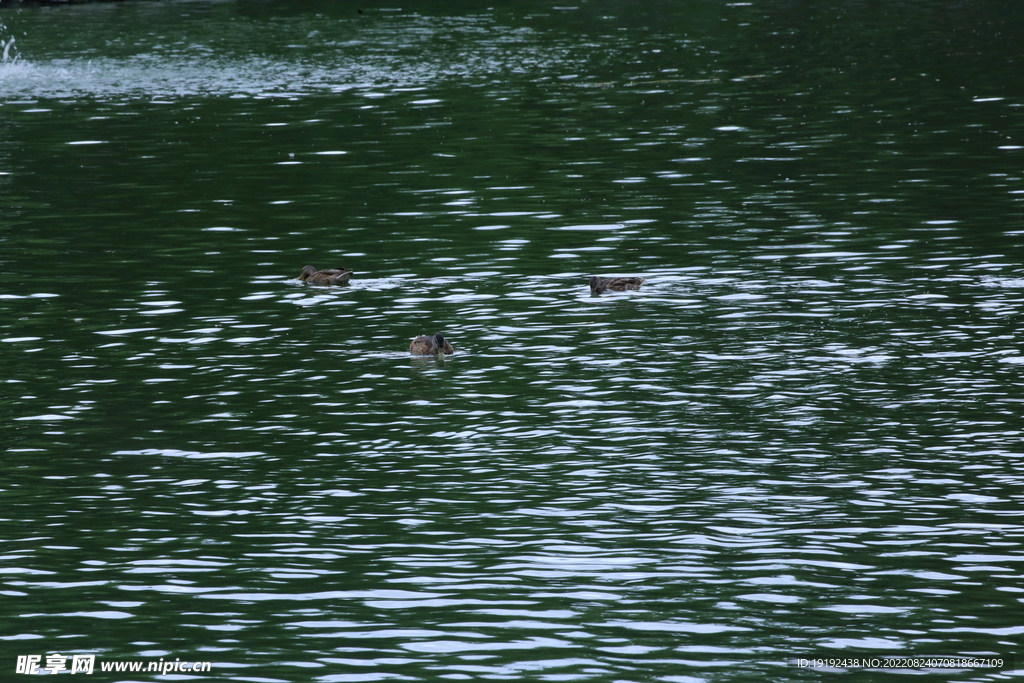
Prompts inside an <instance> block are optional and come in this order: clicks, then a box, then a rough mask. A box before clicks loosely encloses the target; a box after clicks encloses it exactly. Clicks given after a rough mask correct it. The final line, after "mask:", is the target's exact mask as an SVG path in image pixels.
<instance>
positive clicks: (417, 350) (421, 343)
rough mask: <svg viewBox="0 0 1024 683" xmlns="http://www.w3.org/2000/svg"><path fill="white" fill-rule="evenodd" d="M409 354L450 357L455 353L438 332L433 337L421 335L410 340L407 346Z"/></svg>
mask: <svg viewBox="0 0 1024 683" xmlns="http://www.w3.org/2000/svg"><path fill="white" fill-rule="evenodd" d="M409 353H411V354H412V355H414V356H438V357H442V356H450V355H451V354H453V353H455V349H453V348H452V345H451V344H449V343H448V340H447V339H445V338H444V335H443V334H441V333H440V332H438V333H437V334H435V335H434V336H432V337H431V336H429V335H426V334H422V335H420V336H418V337H416V338H415V339H413V340H412V343H411V344H409Z"/></svg>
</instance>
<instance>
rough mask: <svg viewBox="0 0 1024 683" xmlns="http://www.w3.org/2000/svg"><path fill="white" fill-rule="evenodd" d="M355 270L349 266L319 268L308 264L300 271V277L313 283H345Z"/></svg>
mask: <svg viewBox="0 0 1024 683" xmlns="http://www.w3.org/2000/svg"><path fill="white" fill-rule="evenodd" d="M353 272H354V271H351V270H349V269H348V268H342V269H341V270H338V269H337V268H329V269H327V270H317V269H316V268H314V267H313V266H306V267H305V268H303V269H302V272H301V273H299V279H300V280H302V281H303V282H308V283H309V284H311V285H343V284H345V283H346V282H348V281H349V279H350V278H351V277H352V274H353Z"/></svg>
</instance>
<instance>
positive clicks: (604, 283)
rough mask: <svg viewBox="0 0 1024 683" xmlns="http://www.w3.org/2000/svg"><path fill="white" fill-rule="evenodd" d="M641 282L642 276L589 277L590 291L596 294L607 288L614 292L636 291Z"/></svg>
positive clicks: (642, 280) (642, 281)
mask: <svg viewBox="0 0 1024 683" xmlns="http://www.w3.org/2000/svg"><path fill="white" fill-rule="evenodd" d="M643 283H644V278H642V277H598V276H596V275H595V276H593V277H592V278H590V293H591V294H593V295H594V296H597V295H598V294H600V293H601V292H604V291H607V290H609V289H611V290H614V291H616V292H624V291H626V290H632V291H636V290H638V289H640V285H642V284H643Z"/></svg>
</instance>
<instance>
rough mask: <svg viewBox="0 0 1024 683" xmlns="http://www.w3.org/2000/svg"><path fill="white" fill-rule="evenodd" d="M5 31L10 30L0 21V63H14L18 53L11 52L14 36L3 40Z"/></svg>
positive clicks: (8, 31)
mask: <svg viewBox="0 0 1024 683" xmlns="http://www.w3.org/2000/svg"><path fill="white" fill-rule="evenodd" d="M5 33H10V30H9V29H8V28H7V25H6V24H4V23H3V22H0V51H2V52H0V63H4V64H7V63H14V62H16V61H18V54H17V53H16V52H12V48H13V47H14V36H11V37H10V38H8V39H6V40H5V39H4V34H5Z"/></svg>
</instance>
